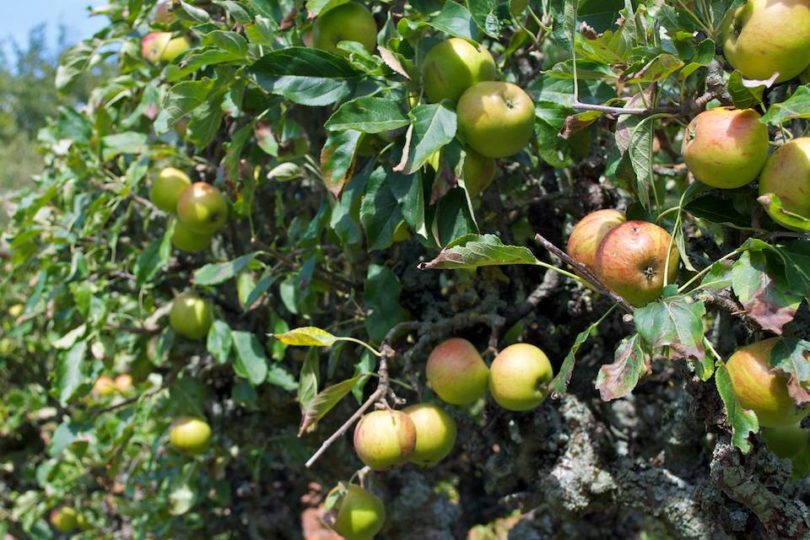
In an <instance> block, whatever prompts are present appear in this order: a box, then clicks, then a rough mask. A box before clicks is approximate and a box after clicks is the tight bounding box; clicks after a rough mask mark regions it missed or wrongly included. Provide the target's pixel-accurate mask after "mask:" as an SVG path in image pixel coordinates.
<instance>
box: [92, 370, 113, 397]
mask: <svg viewBox="0 0 810 540" xmlns="http://www.w3.org/2000/svg"><path fill="white" fill-rule="evenodd" d="M114 393H115V382H114V381H113V380H112V377H110V376H109V375H101V376H100V377H99V378H98V379H96V382H95V384H93V394H94V395H95V396H98V397H106V396H111V395H113V394H114Z"/></svg>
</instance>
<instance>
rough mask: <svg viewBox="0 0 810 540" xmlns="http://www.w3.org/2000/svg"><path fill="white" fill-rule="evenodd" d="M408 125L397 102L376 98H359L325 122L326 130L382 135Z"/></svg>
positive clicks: (341, 107)
mask: <svg viewBox="0 0 810 540" xmlns="http://www.w3.org/2000/svg"><path fill="white" fill-rule="evenodd" d="M409 123H410V121H409V120H408V117H407V116H405V114H404V113H403V112H402V110H401V109H400V106H399V103H398V102H396V101H394V100H391V99H384V98H377V97H361V98H357V99H353V100H351V101H347V102H346V103H344V104H343V105H341V106H340V108H339V109H338V110H337V111H336V112H335V114H333V115H332V116H331V117H330V118H329V120H327V121H326V129H328V130H331V131H341V130H346V129H354V130H357V131H361V132H363V133H383V132H386V131H390V130H392V129H398V128H401V127H404V126H407V125H408V124H409Z"/></svg>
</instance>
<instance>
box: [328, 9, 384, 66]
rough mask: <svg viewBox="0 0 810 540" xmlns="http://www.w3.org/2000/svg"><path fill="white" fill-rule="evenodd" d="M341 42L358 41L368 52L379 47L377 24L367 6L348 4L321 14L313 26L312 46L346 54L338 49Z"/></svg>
mask: <svg viewBox="0 0 810 540" xmlns="http://www.w3.org/2000/svg"><path fill="white" fill-rule="evenodd" d="M341 41H357V42H359V43H360V44H361V45H363V47H365V48H366V50H367V51H368V52H374V49H375V48H376V47H377V23H376V21H375V20H374V16H373V15H372V14H371V11H369V10H368V8H367V7H366V6H364V5H363V4H361V3H359V2H348V3H345V4H341V5H339V6H337V7H334V8H332V9H330V10H328V11H324V12H321V14H320V15H318V18H317V19H315V24H314V25H313V26H312V44H313V45H314V46H315V47H316V48H318V49H323V50H325V51H329V52H332V53H336V54H346V52H345V51H342V50H340V49H338V47H337V45H338V43H340V42H341Z"/></svg>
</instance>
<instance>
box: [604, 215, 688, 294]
mask: <svg viewBox="0 0 810 540" xmlns="http://www.w3.org/2000/svg"><path fill="white" fill-rule="evenodd" d="M671 240H672V237H671V236H670V235H669V233H668V232H667V231H665V230H664V229H662V228H661V227H659V226H658V225H655V224H654V223H647V222H646V221H627V222H625V223H622V224H621V225H619V226H618V227H615V228H614V229H612V230H611V231H609V232H608V233H607V234H606V235H605V238H604V239H603V240H602V243H601V244H599V248H598V249H597V250H596V265H595V268H596V275H597V276H599V278H600V279H601V280H602V281H603V282H604V283H605V285H607V286H608V287H609V288H610V289H611V290H612V291H613V292H615V293H616V294H618V295H619V296H621V297H622V298H624V299H625V300H626V301H627V302H628V303H629V304H631V305H633V306H635V307H641V306H643V305H645V304H648V303H649V302H651V301H653V300H655V299H656V298H658V297H659V296H660V295H661V291H663V290H664V268H665V266H666V264H667V256H668V257H669V274H668V276H667V278H668V279H667V282H668V283H672V282H673V281H674V280H675V278H676V277H677V275H678V264H679V262H680V260H681V259H680V256H679V255H678V250H677V249H676V248H675V246H674V243H673V246H672V250H671V251H669V253H668V254H667V250H668V249H669V245H670V241H671Z"/></svg>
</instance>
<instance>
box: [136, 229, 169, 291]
mask: <svg viewBox="0 0 810 540" xmlns="http://www.w3.org/2000/svg"><path fill="white" fill-rule="evenodd" d="M173 232H174V228H173V227H169V228H168V229H166V232H165V233H164V234H163V238H159V239H157V240H154V241H152V242H151V243H150V244H149V245H148V246H147V247H146V249H144V250H143V251H142V252H141V253H140V255H138V259H137V260H136V261H135V280H136V283H137V284H138V286H139V287H140V286H143V285H144V284H145V283H147V282H149V281H152V278H154V277H155V276H156V275H157V273H158V272H160V271H161V270H162V269H163V267H165V266H166V263H167V262H169V255H170V254H171V250H172V233H173Z"/></svg>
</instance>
